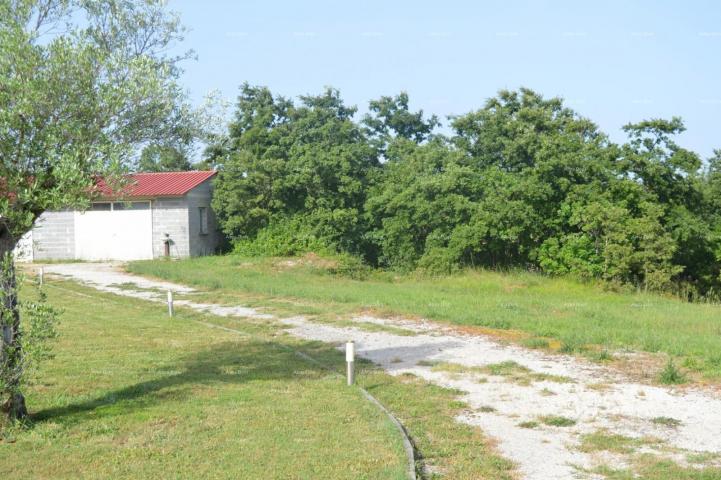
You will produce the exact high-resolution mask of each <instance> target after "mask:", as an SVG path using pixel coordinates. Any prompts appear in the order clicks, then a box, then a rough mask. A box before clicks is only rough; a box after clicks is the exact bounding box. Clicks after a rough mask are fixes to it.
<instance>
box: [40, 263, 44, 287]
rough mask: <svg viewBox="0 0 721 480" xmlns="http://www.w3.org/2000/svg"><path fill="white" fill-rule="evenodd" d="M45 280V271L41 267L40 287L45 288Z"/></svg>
mask: <svg viewBox="0 0 721 480" xmlns="http://www.w3.org/2000/svg"><path fill="white" fill-rule="evenodd" d="M44 280H45V269H44V268H43V267H40V270H39V271H38V283H40V286H41V287H42V286H43V281H44Z"/></svg>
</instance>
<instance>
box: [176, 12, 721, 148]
mask: <svg viewBox="0 0 721 480" xmlns="http://www.w3.org/2000/svg"><path fill="white" fill-rule="evenodd" d="M170 6H171V8H173V9H175V10H176V11H178V12H179V13H180V14H181V16H182V19H183V22H184V24H185V25H186V26H187V27H189V28H190V29H191V31H190V32H189V34H188V35H187V37H186V42H185V45H184V46H186V47H189V48H192V49H194V50H195V51H196V53H197V55H198V60H197V61H189V62H186V63H185V64H184V67H185V69H186V72H185V74H184V77H183V81H184V84H185V85H186V87H187V88H188V89H189V91H190V92H191V94H192V96H193V98H194V99H195V101H197V102H199V101H200V99H201V98H202V97H203V95H204V94H205V93H207V92H208V91H209V90H211V89H219V90H220V91H221V92H222V93H223V94H224V96H226V97H228V98H229V99H231V100H233V101H235V98H236V96H237V92H238V86H239V85H240V84H241V83H242V82H244V81H246V80H247V81H248V82H250V83H251V84H256V85H267V86H268V87H270V88H271V90H273V91H274V92H276V93H279V94H282V95H285V96H289V97H296V96H297V95H300V94H306V93H317V92H320V91H321V90H322V88H323V87H324V86H326V85H330V86H334V87H336V88H339V89H340V90H341V93H342V95H343V98H344V99H345V100H346V102H347V103H348V104H351V105H357V106H358V107H359V108H360V111H361V112H363V111H364V110H365V108H366V105H367V103H368V100H370V99H373V98H377V97H379V96H381V95H391V94H396V93H398V92H399V91H401V90H405V91H407V92H408V93H409V95H410V98H411V103H412V106H413V107H414V108H422V109H424V110H425V111H426V112H431V113H435V114H437V115H439V116H440V117H443V118H445V117H446V116H447V115H453V114H461V113H465V112H468V111H470V110H473V109H476V108H479V107H480V106H482V105H483V102H484V101H485V99H487V98H488V97H490V96H493V95H494V94H495V93H496V91H498V90H499V89H501V88H511V89H513V88H517V87H519V86H527V87H530V88H532V89H534V90H537V91H539V92H541V93H542V94H544V95H545V96H556V95H558V96H561V97H563V98H565V99H566V100H567V102H568V105H569V106H571V107H572V108H574V109H575V110H577V111H578V112H579V113H581V114H582V115H584V116H586V117H589V118H590V119H591V120H593V121H595V122H596V123H597V124H598V125H599V126H600V127H601V128H602V129H603V130H604V131H606V132H607V133H609V134H610V135H611V138H612V139H614V140H616V141H621V140H623V139H624V136H623V134H622V132H621V131H620V127H621V126H622V125H623V124H625V123H628V122H631V121H638V120H641V119H644V118H650V117H668V118H670V117H671V116H672V115H679V116H681V117H682V118H683V119H684V121H685V123H686V127H687V132H686V133H684V134H683V135H682V136H681V137H680V138H679V143H681V145H683V146H685V147H687V148H691V149H693V150H696V151H697V152H699V153H700V154H701V155H702V156H703V157H704V158H706V157H708V156H710V155H711V152H712V149H713V148H721V1H718V0H708V1H700V0H698V1H681V0H676V1H670V0H656V1H651V0H626V1H603V2H587V1H580V0H577V1H540V0H539V1H532V0H507V1H476V2H472V1H454V0H444V1H442V0H436V1H419V0H416V1H395V0H386V1H360V0H357V1H352V2H351V1H339V0H336V1H329V0H327V1H318V0H308V1H270V0H265V1H230V0H227V1H221V0H207V1H199V0H175V1H172V0H171V2H170Z"/></svg>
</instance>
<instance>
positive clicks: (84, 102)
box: [0, 0, 196, 418]
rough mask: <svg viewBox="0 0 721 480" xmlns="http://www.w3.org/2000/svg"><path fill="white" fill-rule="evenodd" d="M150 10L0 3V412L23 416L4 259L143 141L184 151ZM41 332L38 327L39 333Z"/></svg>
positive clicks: (72, 2)
mask: <svg viewBox="0 0 721 480" xmlns="http://www.w3.org/2000/svg"><path fill="white" fill-rule="evenodd" d="M182 34H183V29H182V27H181V26H180V24H179V21H178V18H177V16H176V15H174V14H173V13H171V12H169V11H168V10H167V7H166V6H165V2H163V1H161V0H101V1H93V2H88V1H83V0H43V1H40V0H0V71H1V72H2V75H0V262H1V263H0V265H2V266H3V267H4V268H5V270H4V271H3V272H2V274H1V276H2V279H3V285H2V288H3V290H2V301H3V304H2V305H0V329H1V330H2V335H0V376H1V377H3V379H8V378H10V379H11V380H10V381H7V380H5V381H3V383H2V384H1V385H0V404H2V409H3V410H5V411H6V412H7V414H8V415H9V416H10V417H13V418H20V417H23V416H25V414H26V412H27V409H26V406H25V401H24V397H23V395H22V392H21V391H20V386H21V379H20V378H17V376H16V375H15V373H17V372H18V370H17V366H18V365H20V364H23V363H24V359H23V342H24V340H23V337H24V336H25V332H23V327H22V325H21V321H20V308H19V305H18V303H17V296H16V295H15V294H14V290H15V278H14V269H13V268H12V256H11V252H12V251H13V248H14V247H15V245H16V244H17V242H18V241H19V239H20V238H21V237H22V235H23V234H25V233H26V232H27V231H28V230H30V228H31V227H32V225H33V223H34V222H35V220H36V219H37V218H38V217H39V216H40V215H41V214H42V213H43V212H44V211H45V210H47V209H60V208H66V207H73V206H80V207H82V206H84V205H87V204H88V202H89V200H90V198H91V197H92V194H93V192H94V190H93V187H94V182H95V180H96V178H97V177H96V176H97V174H103V175H105V176H106V181H107V183H109V184H110V185H113V186H115V187H119V186H121V183H122V182H120V181H119V179H120V177H119V176H118V175H117V174H118V173H120V172H121V171H123V168H124V167H126V166H127V165H128V164H129V163H131V162H132V160H133V157H134V155H136V154H137V151H138V149H139V148H141V147H142V146H143V145H145V144H147V143H152V142H157V143H163V142H166V143H168V142H173V141H189V139H191V138H193V135H194V132H195V129H196V127H195V125H196V122H195V119H194V116H193V115H191V112H190V109H189V107H188V106H187V104H186V102H185V98H184V95H183V93H182V91H181V89H180V87H179V86H178V84H177V78H178V76H179V73H180V71H179V69H178V62H179V60H182V59H183V58H186V57H187V55H181V56H179V57H178V56H174V55H171V54H169V53H168V52H169V51H170V50H171V49H172V47H174V46H175V44H176V43H177V42H178V41H179V40H180V39H181V38H182ZM48 325H49V324H48Z"/></svg>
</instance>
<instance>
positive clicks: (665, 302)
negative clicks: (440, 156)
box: [128, 256, 721, 377]
mask: <svg viewBox="0 0 721 480" xmlns="http://www.w3.org/2000/svg"><path fill="white" fill-rule="evenodd" d="M128 268H129V269H130V270H131V271H133V272H136V273H140V274H146V275H152V276H156V277H161V278H166V279H170V280H175V281H178V282H183V283H186V284H191V285H194V286H196V287H203V288H207V289H216V290H226V291H234V292H246V293H252V294H254V295H260V296H266V297H274V298H277V297H286V298H296V299H305V300H308V301H312V302H317V303H322V304H326V305H327V306H329V307H330V308H339V309H340V308H344V309H348V308H352V309H376V310H379V311H380V312H381V313H398V314H406V315H415V316H420V317H424V318H429V319H433V320H439V321H444V322H450V323H453V324H457V325H472V326H479V327H490V328H495V329H504V330H518V331H521V332H523V334H522V336H523V335H525V336H526V338H528V337H541V338H547V339H555V340H557V341H559V342H560V344H561V346H562V348H563V349H564V350H566V351H569V352H573V351H581V350H583V349H585V347H586V346H587V345H589V344H592V345H600V346H602V347H603V348H606V349H609V350H615V349H626V348H627V349H633V350H641V351H646V352H665V353H667V354H669V355H671V356H677V357H686V358H687V360H688V359H690V360H689V361H686V362H684V366H686V367H687V366H691V367H692V368H693V369H695V370H698V371H701V372H704V373H705V374H706V375H708V376H712V377H717V376H721V353H719V352H721V307H719V306H717V305H712V304H690V303H687V302H683V301H681V300H678V299H674V298H670V297H665V296H661V295H656V294H650V293H643V292H627V293H623V292H621V293H619V292H611V291H607V290H604V289H603V288H601V287H600V286H598V285H591V284H584V283H580V282H576V281H572V280H568V279H562V278H548V277H545V276H541V275H537V274H533V273H527V272H509V273H498V272H489V271H467V272H464V273H461V274H458V275H453V276H447V277H440V278H433V277H423V276H418V275H395V274H392V273H389V272H375V273H373V274H371V275H370V276H368V277H367V278H366V279H365V280H359V279H353V278H349V277H347V276H342V275H338V274H332V273H331V271H337V269H333V268H331V267H329V266H328V265H327V264H326V263H322V264H318V263H315V262H312V261H304V260H303V259H295V260H288V259H277V258H243V257H239V256H221V257H203V258H195V259H189V260H183V261H175V262H168V261H144V262H134V263H132V264H130V265H129V267H128ZM687 368H689V367H687Z"/></svg>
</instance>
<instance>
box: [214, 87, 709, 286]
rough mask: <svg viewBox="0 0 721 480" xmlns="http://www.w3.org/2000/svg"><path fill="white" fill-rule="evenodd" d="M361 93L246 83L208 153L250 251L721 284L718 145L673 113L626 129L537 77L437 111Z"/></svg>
mask: <svg viewBox="0 0 721 480" xmlns="http://www.w3.org/2000/svg"><path fill="white" fill-rule="evenodd" d="M355 114H356V109H355V107H349V106H347V105H345V104H344V103H343V100H342V98H341V97H340V94H339V92H338V91H337V90H334V89H326V90H325V91H324V92H323V93H322V94H320V95H317V96H301V97H300V98H299V100H298V101H297V102H294V101H292V100H290V99H287V98H283V97H281V96H276V95H273V94H272V92H270V91H269V90H268V89H267V88H264V87H254V86H250V85H248V84H245V85H243V86H242V88H241V94H240V96H239V99H238V104H237V112H236V114H235V118H234V120H233V122H232V123H231V125H230V128H229V131H228V134H227V136H225V137H224V138H222V140H218V141H217V142H215V143H214V144H212V145H211V146H210V147H209V148H208V149H207V151H206V161H207V162H210V163H212V164H214V165H216V166H217V167H218V169H219V170H220V174H219V177H218V181H217V192H216V195H215V199H214V206H215V209H216V211H217V213H218V216H219V219H220V222H221V225H222V227H223V230H224V232H225V233H226V234H227V235H228V236H229V237H230V239H231V240H232V241H233V243H234V245H235V248H236V249H237V250H239V251H241V252H243V253H251V254H275V255H283V254H295V253H300V252H303V251H308V250H333V251H339V252H344V253H349V254H353V255H357V256H360V257H362V258H363V259H365V260H366V261H367V262H368V263H370V264H372V265H377V266H381V267H386V268H392V269H398V270H405V271H407V270H413V269H417V268H422V269H426V270H430V271H435V272H448V271H452V270H454V269H457V268H461V267H466V266H477V267H490V268H501V267H503V268H506V267H522V268H528V269H534V270H540V271H543V272H547V273H549V274H572V275H575V276H580V277H585V278H600V279H604V280H607V281H611V282H616V283H620V284H633V285H637V286H641V287H643V288H651V289H655V290H671V289H673V290H676V291H677V292H683V293H684V295H691V296H695V295H707V294H710V293H712V292H714V289H716V288H717V287H718V286H719V283H720V281H721V280H720V278H719V265H720V264H719V260H720V259H721V241H720V240H721V217H720V215H721V213H720V212H721V209H720V208H719V207H721V151H718V152H716V155H715V156H714V158H711V159H709V160H708V161H707V162H705V163H704V162H702V160H701V158H700V157H699V155H697V154H696V153H694V152H691V151H689V150H686V149H684V148H681V147H680V146H678V145H677V144H676V143H675V142H674V136H675V135H677V134H678V133H680V132H682V131H683V130H684V126H683V123H682V121H681V120H680V119H679V118H672V119H671V120H660V119H653V120H648V121H643V122H640V123H636V124H629V125H626V126H625V127H624V130H625V132H626V133H627V134H628V140H627V141H626V142H625V143H623V144H616V143H613V142H611V141H610V140H609V138H608V137H607V135H605V134H604V133H603V132H601V131H600V130H599V129H598V127H597V126H596V125H595V124H594V123H593V122H591V121H590V120H588V119H586V118H583V117H582V116H580V115H578V114H577V113H576V112H574V111H573V110H571V109H569V108H568V107H566V106H564V104H563V101H562V100H561V99H559V98H551V99H545V98H543V97H542V96H541V95H539V94H538V93H536V92H533V91H531V90H528V89H521V90H519V91H505V90H504V91H501V92H499V94H498V95H497V96H496V97H494V98H491V99H489V100H488V101H487V102H486V103H485V105H484V106H483V107H482V108H480V109H479V110H476V111H472V112H470V113H468V114H465V115H462V116H458V117H454V118H451V119H450V127H451V131H452V134H450V135H441V134H438V133H437V132H436V128H437V127H438V126H439V124H440V122H439V121H438V119H437V118H436V117H434V116H431V117H427V116H425V115H424V114H423V112H422V111H419V112H413V111H411V110H410V109H409V106H408V96H407V95H406V94H404V93H402V94H400V95H398V96H395V97H382V98H380V99H378V100H375V101H372V102H371V103H370V105H369V113H368V114H366V115H365V116H364V117H363V118H361V119H359V120H356V119H355Z"/></svg>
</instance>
